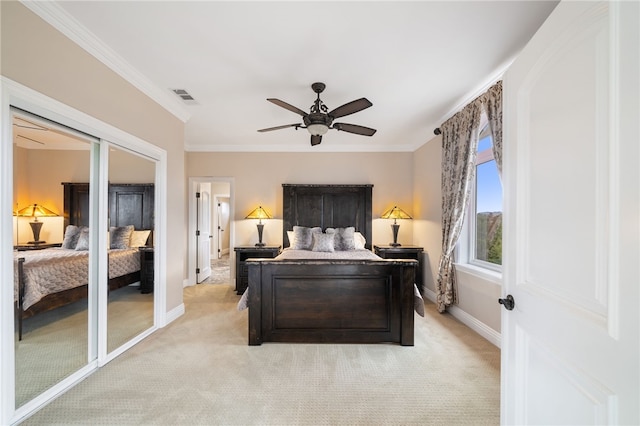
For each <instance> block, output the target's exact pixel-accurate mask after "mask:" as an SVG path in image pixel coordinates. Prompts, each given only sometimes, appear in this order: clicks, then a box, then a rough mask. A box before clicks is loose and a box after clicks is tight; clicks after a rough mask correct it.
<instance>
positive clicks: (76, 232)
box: [62, 225, 83, 250]
mask: <svg viewBox="0 0 640 426" xmlns="http://www.w3.org/2000/svg"><path fill="white" fill-rule="evenodd" d="M82 228H83V227H82V226H75V225H68V226H67V228H66V229H65V231H64V240H63V241H62V248H63V249H70V250H75V248H76V246H77V245H78V238H80V231H82Z"/></svg>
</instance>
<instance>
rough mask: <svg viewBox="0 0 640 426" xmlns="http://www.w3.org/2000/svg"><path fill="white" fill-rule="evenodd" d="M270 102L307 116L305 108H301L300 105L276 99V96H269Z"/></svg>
mask: <svg viewBox="0 0 640 426" xmlns="http://www.w3.org/2000/svg"><path fill="white" fill-rule="evenodd" d="M267 100H268V101H269V102H271V103H274V104H276V105H278V106H279V107H282V108H284V109H288V110H289V111H291V112H295V113H296V114H300V115H301V116H303V117H304V116H306V115H307V113H306V112H304V111H303V110H301V109H300V108H298V107H294V106H293V105H290V104H288V103H286V102H285V101H281V100H280V99H275V98H269V99H267Z"/></svg>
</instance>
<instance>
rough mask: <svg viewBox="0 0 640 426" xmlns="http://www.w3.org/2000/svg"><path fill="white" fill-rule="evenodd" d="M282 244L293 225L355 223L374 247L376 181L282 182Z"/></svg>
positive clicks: (324, 227) (328, 226)
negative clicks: (373, 205) (372, 228)
mask: <svg viewBox="0 0 640 426" xmlns="http://www.w3.org/2000/svg"><path fill="white" fill-rule="evenodd" d="M282 191H283V194H282V218H283V224H282V246H283V247H289V245H290V244H289V237H288V235H287V231H291V230H292V229H293V226H294V225H297V226H306V227H314V226H320V227H321V228H322V229H323V230H324V229H326V228H346V227H348V226H353V227H355V228H356V231H357V232H360V233H362V235H364V237H365V238H366V240H367V242H366V244H365V247H366V248H367V249H371V220H372V213H371V212H372V196H373V185H315V184H300V185H298V184H287V183H285V184H282Z"/></svg>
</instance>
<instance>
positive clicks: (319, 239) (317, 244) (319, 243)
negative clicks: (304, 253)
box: [311, 232, 335, 252]
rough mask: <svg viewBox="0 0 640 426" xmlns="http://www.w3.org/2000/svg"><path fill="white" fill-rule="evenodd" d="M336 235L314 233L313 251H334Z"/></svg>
mask: <svg viewBox="0 0 640 426" xmlns="http://www.w3.org/2000/svg"><path fill="white" fill-rule="evenodd" d="M334 236H335V234H322V233H320V232H314V233H313V238H312V239H313V247H312V249H311V251H325V252H333V251H334V247H333V245H334V241H333V240H334Z"/></svg>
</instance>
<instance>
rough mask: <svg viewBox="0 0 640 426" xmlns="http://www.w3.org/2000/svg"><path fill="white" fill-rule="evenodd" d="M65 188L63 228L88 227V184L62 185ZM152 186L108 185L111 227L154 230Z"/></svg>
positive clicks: (64, 183) (149, 184) (138, 184)
mask: <svg viewBox="0 0 640 426" xmlns="http://www.w3.org/2000/svg"><path fill="white" fill-rule="evenodd" d="M62 185H63V186H64V227H65V229H66V227H67V225H76V226H89V184H88V183H75V182H62ZM154 197H155V190H154V185H153V184H152V183H131V184H128V183H120V184H109V225H110V226H125V225H133V226H134V227H135V229H136V230H142V229H151V230H153V226H154V214H153V212H154Z"/></svg>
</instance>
